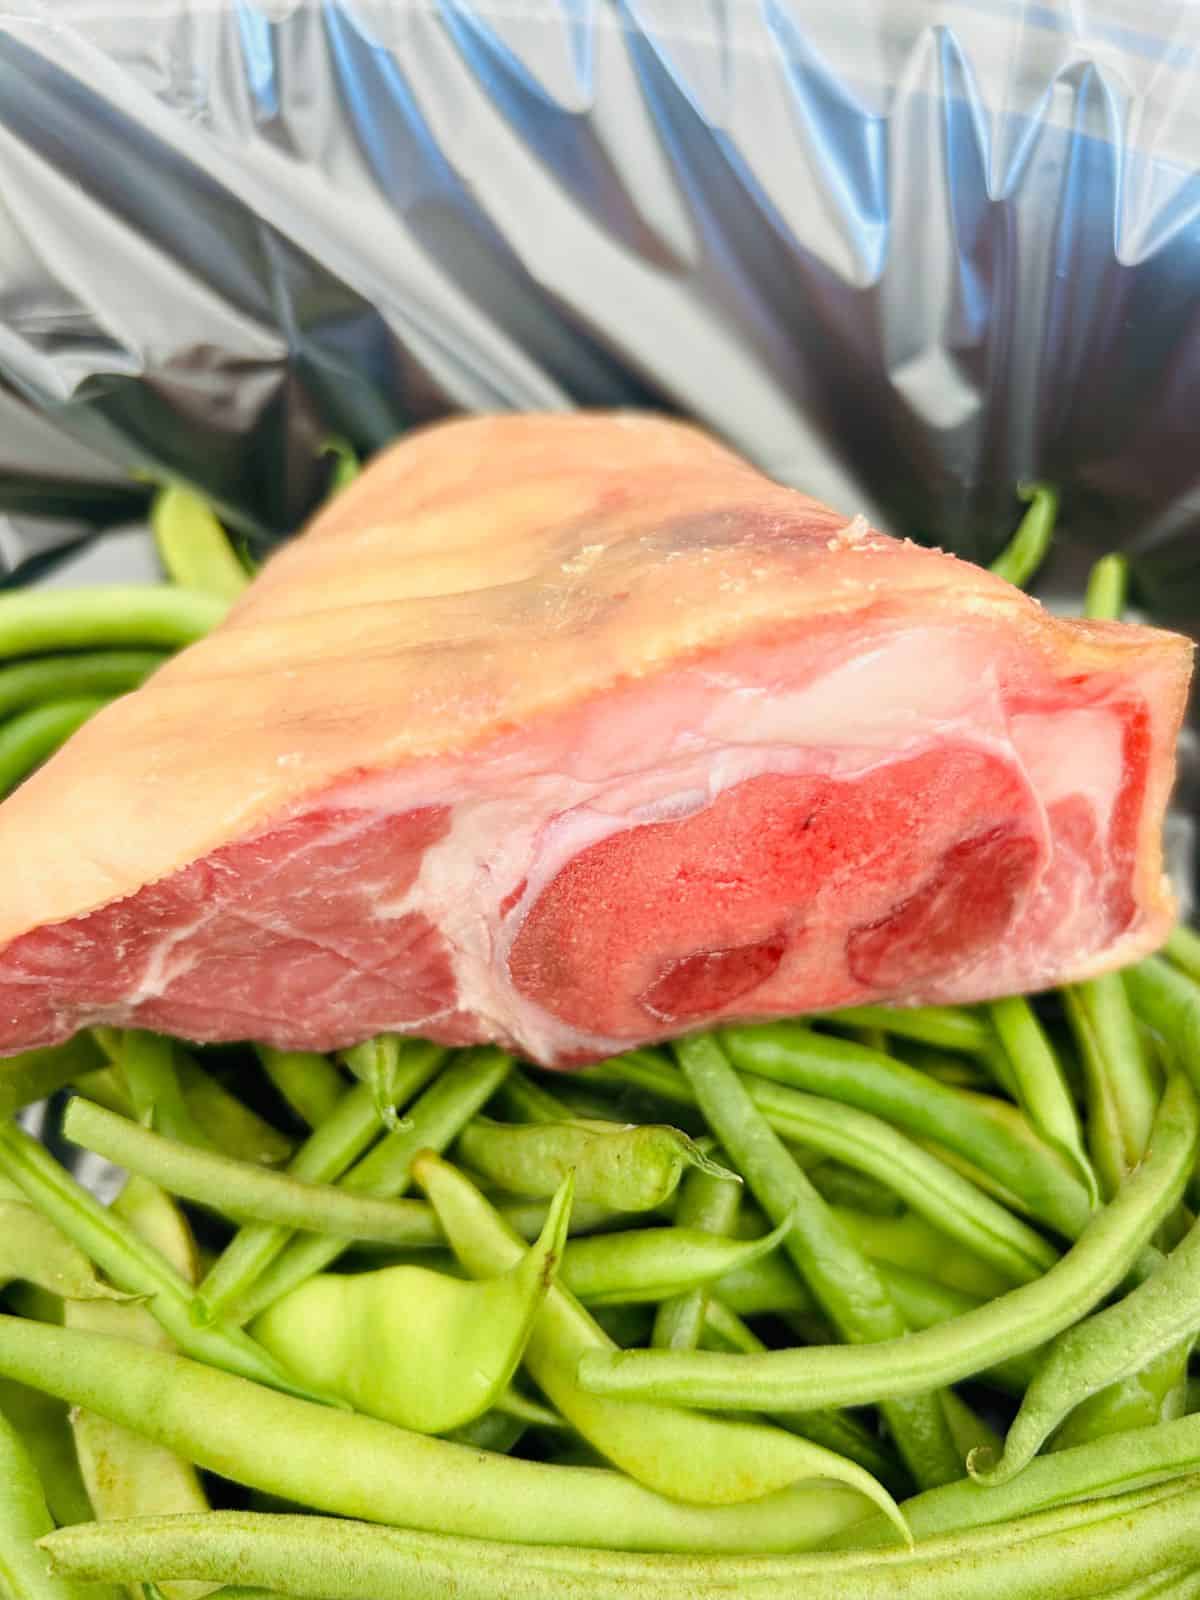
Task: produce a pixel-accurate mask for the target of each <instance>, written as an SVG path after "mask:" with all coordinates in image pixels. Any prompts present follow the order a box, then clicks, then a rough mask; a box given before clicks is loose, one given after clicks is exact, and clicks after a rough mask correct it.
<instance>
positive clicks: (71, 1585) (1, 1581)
mask: <svg viewBox="0 0 1200 1600" xmlns="http://www.w3.org/2000/svg"><path fill="white" fill-rule="evenodd" d="M53 1531H54V1522H53V1520H52V1519H51V1516H50V1511H49V1508H48V1506H47V1505H46V1496H45V1493H44V1491H43V1489H42V1485H41V1482H40V1480H39V1479H38V1475H37V1471H36V1469H35V1467H34V1465H33V1462H32V1461H31V1460H30V1458H29V1454H28V1452H27V1451H26V1449H25V1446H24V1445H23V1444H22V1443H21V1439H20V1436H19V1435H18V1433H17V1431H16V1429H15V1428H14V1427H13V1426H12V1424H11V1423H10V1422H9V1421H8V1420H7V1418H6V1417H4V1416H3V1415H2V1414H0V1587H2V1588H3V1589H4V1592H5V1594H6V1595H7V1597H8V1600H81V1597H82V1596H83V1594H84V1593H86V1592H87V1591H86V1590H85V1589H84V1587H83V1586H81V1585H78V1584H76V1583H75V1581H74V1580H73V1579H70V1578H67V1577H64V1576H63V1575H62V1574H58V1573H53V1572H51V1571H49V1570H48V1569H47V1565H46V1561H45V1558H44V1556H43V1555H42V1554H41V1552H40V1551H39V1549H38V1544H37V1542H38V1540H39V1539H42V1538H43V1537H44V1536H45V1535H46V1534H48V1533H52V1532H53Z"/></svg>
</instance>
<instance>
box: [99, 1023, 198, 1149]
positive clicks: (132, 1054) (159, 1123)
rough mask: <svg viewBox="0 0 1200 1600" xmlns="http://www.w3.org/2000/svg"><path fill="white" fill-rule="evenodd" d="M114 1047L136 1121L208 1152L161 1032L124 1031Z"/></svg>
mask: <svg viewBox="0 0 1200 1600" xmlns="http://www.w3.org/2000/svg"><path fill="white" fill-rule="evenodd" d="M115 1048H116V1057H115V1059H116V1064H117V1066H118V1067H119V1068H120V1071H121V1076H122V1078H123V1079H124V1082H125V1087H126V1089H127V1090H128V1091H129V1098H130V1100H131V1101H132V1102H133V1114H134V1116H135V1117H137V1118H138V1120H139V1122H145V1123H146V1124H148V1126H150V1127H153V1128H157V1129H158V1130H159V1132H160V1133H162V1134H163V1135H164V1136H165V1137H166V1138H167V1139H170V1140H176V1141H179V1142H181V1143H182V1144H184V1145H195V1146H196V1147H197V1148H199V1149H201V1150H206V1149H211V1148H212V1141H211V1140H210V1139H209V1137H208V1135H207V1134H206V1133H205V1132H204V1130H203V1128H201V1126H200V1124H199V1123H198V1122H197V1121H196V1119H195V1117H194V1116H193V1115H192V1111H191V1107H190V1106H189V1105H188V1103H187V1100H186V1099H185V1098H184V1093H183V1084H182V1083H181V1081H180V1078H179V1074H178V1072H177V1071H176V1070H175V1046H174V1045H173V1044H172V1042H171V1040H170V1039H168V1038H165V1037H164V1036H163V1035H162V1034H161V1033H145V1032H143V1031H142V1030H140V1029H136V1028H126V1029H124V1030H123V1031H122V1032H120V1033H119V1034H118V1035H117V1039H116V1044H115ZM85 1104H86V1102H85Z"/></svg>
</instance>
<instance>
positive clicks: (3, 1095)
mask: <svg viewBox="0 0 1200 1600" xmlns="http://www.w3.org/2000/svg"><path fill="white" fill-rule="evenodd" d="M103 1059H104V1058H103V1056H102V1055H101V1053H100V1051H99V1050H98V1049H97V1047H96V1045H95V1044H94V1043H93V1041H92V1039H91V1038H90V1036H89V1035H88V1034H86V1033H77V1034H76V1035H75V1037H74V1038H73V1039H68V1040H67V1041H66V1043H65V1044H56V1045H51V1046H50V1047H49V1048H48V1049H45V1050H26V1051H25V1052H24V1053H23V1054H22V1055H18V1056H8V1057H7V1058H6V1059H5V1060H3V1061H0V1117H11V1116H12V1115H13V1114H14V1113H15V1112H17V1111H20V1110H21V1109H22V1108H23V1107H24V1106H30V1105H33V1104H35V1102H37V1101H38V1100H45V1099H47V1098H48V1097H49V1096H50V1095H52V1094H54V1093H55V1092H56V1090H58V1089H61V1088H63V1087H65V1085H66V1084H68V1083H70V1082H71V1080H72V1079H73V1078H76V1077H78V1076H79V1075H80V1074H81V1073H86V1072H91V1071H94V1070H95V1068H97V1067H98V1066H100V1064H101V1063H102V1061H103Z"/></svg>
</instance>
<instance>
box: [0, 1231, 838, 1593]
mask: <svg viewBox="0 0 1200 1600" xmlns="http://www.w3.org/2000/svg"><path fill="white" fill-rule="evenodd" d="M518 1248H519V1247H518ZM0 1373H4V1374H6V1375H7V1376H9V1377H13V1378H15V1379H17V1380H18V1381H19V1382H22V1383H28V1384H31V1385H32V1386H33V1387H35V1388H39V1389H42V1390H44V1391H45V1392H46V1393H49V1394H53V1395H57V1396H59V1398H61V1399H63V1400H67V1401H70V1402H71V1403H72V1404H74V1405H82V1406H86V1407H87V1408H88V1409H89V1410H92V1411H98V1412H99V1413H100V1414H101V1415H102V1416H107V1417H109V1418H111V1419H112V1420H113V1421H114V1422H120V1423H122V1424H124V1426H126V1427H128V1428H132V1429H134V1430H135V1431H136V1432H138V1433H141V1434H143V1435H144V1436H145V1437H146V1438H148V1439H153V1440H155V1441H156V1442H157V1443H159V1444H163V1445H166V1446H168V1447H169V1448H170V1449H172V1450H174V1451H176V1452H177V1453H178V1454H179V1455H181V1456H183V1457H185V1458H186V1459H188V1460H190V1461H194V1462H195V1463H196V1464H197V1466H199V1467H201V1468H203V1469H205V1470H208V1471H210V1472H216V1473H219V1474H220V1475H221V1476H222V1477H225V1478H229V1479H231V1480H233V1481H234V1482H235V1483H241V1484H245V1485H246V1486H247V1487H249V1488H256V1489H261V1490H263V1491H265V1492H266V1493H268V1494H274V1495H279V1496H281V1497H282V1498H283V1499H285V1500H292V1501H295V1502H296V1503H298V1504H301V1505H305V1506H310V1507H312V1508H314V1509H315V1510H318V1511H328V1512H331V1513H334V1514H335V1515H338V1516H344V1517H360V1518H363V1519H364V1520H366V1521H369V1522H394V1523H398V1524H401V1525H402V1526H406V1527H409V1528H422V1527H426V1528H435V1529H438V1530H440V1531H444V1532H447V1533H454V1534H472V1533H473V1534H476V1535H478V1536H481V1537H484V1538H487V1537H503V1538H505V1539H513V1540H519V1541H520V1542H521V1543H522V1544H525V1543H526V1542H528V1543H537V1542H539V1541H556V1540H557V1541H563V1542H570V1543H577V1544H593V1545H598V1546H604V1547H606V1546H611V1545H619V1546H621V1547H624V1548H627V1549H647V1550H657V1549H668V1550H697V1551H701V1550H702V1551H739V1550H742V1551H756V1552H757V1551H771V1550H789V1549H791V1550H794V1549H798V1548H803V1547H805V1546H806V1545H810V1544H811V1543H817V1542H819V1541H821V1540H822V1539H825V1538H828V1537H829V1536H830V1535H831V1534H832V1533H833V1532H835V1531H836V1530H837V1528H838V1527H839V1526H845V1525H846V1524H848V1523H849V1522H850V1521H851V1520H852V1519H853V1518H857V1517H858V1516H859V1515H860V1508H861V1504H862V1499H861V1496H860V1495H859V1494H858V1493H857V1492H855V1493H849V1492H847V1493H846V1494H845V1495H843V1496H841V1497H838V1496H836V1495H832V1494H831V1491H830V1489H829V1488H828V1487H822V1488H820V1489H816V1490H814V1489H811V1488H806V1487H802V1486H801V1487H795V1488H792V1489H789V1490H785V1491H783V1492H781V1493H778V1494H774V1495H770V1496H767V1497H765V1498H760V1499H758V1500H757V1501H750V1502H748V1503H746V1504H744V1505H737V1506H712V1505H705V1506H689V1505H682V1504H679V1503H677V1502H676V1501H674V1500H671V1499H667V1498H665V1497H664V1496H662V1495H658V1494H653V1493H651V1492H650V1491H649V1490H647V1489H644V1488H642V1487H641V1485H639V1484H636V1483H633V1482H631V1481H630V1480H629V1479H628V1478H626V1477H623V1476H622V1475H621V1474H620V1473H615V1472H610V1471H607V1470H599V1471H586V1470H581V1469H566V1468H555V1467H547V1466H543V1465H541V1464H539V1463H537V1462H532V1461H522V1460H518V1459H509V1458H507V1457H504V1456H489V1455H486V1454H485V1453H483V1452H482V1451H478V1450H471V1449H468V1448H466V1447H464V1446H462V1445H455V1444H450V1443H448V1442H447V1441H445V1440H443V1439H437V1438H430V1437H428V1436H427V1435H424V1434H417V1433H410V1432H408V1431H407V1430H405V1429H403V1428H397V1427H396V1426H395V1425H394V1424H392V1423H390V1422H379V1421H377V1420H376V1419H375V1418H374V1417H363V1416H357V1415H355V1414H354V1413H353V1412H346V1411H335V1410H332V1409H330V1408H328V1407H325V1406H318V1405H313V1404H311V1403H310V1402H308V1401H304V1400H298V1399H295V1398H293V1397H292V1396H290V1395H285V1394H281V1393H279V1392H278V1391H277V1390H274V1389H268V1388H266V1387H264V1386H262V1385H259V1384H255V1383H250V1382H249V1381H247V1380H246V1379H245V1378H237V1377H233V1376H232V1375H231V1374H229V1373H227V1372H222V1371H220V1370H218V1369H217V1368H214V1367H208V1366H204V1365H202V1364H201V1363H199V1362H195V1361H189V1360H188V1359H187V1357H185V1356H179V1355H171V1354H168V1353H167V1352H165V1351H161V1350H150V1349H141V1348H138V1349H137V1350H136V1353H133V1352H132V1351H131V1346H130V1345H129V1342H128V1341H127V1340H123V1339H114V1338H112V1337H111V1336H109V1335H106V1334H100V1333H81V1332H77V1331H75V1330H73V1329H69V1328H54V1327H49V1326H47V1325H45V1324H42V1323H35V1322H28V1321H26V1320H25V1319H23V1318H21V1317H0ZM637 1409H638V1408H636V1407H635V1408H634V1410H637ZM214 1515H217V1513H209V1516H214ZM172 1520H173V1521H175V1522H177V1523H179V1524H180V1525H182V1524H183V1523H185V1522H186V1521H187V1520H188V1519H186V1518H174V1519H172ZM205 1525H206V1526H212V1524H211V1523H210V1522H209V1521H208V1518H207V1517H206V1518H205ZM106 1526H109V1527H111V1526H113V1525H112V1524H107V1525H106ZM145 1575H146V1574H145V1572H143V1574H142V1576H143V1577H144V1576H145ZM159 1576H160V1577H161V1576H166V1574H159Z"/></svg>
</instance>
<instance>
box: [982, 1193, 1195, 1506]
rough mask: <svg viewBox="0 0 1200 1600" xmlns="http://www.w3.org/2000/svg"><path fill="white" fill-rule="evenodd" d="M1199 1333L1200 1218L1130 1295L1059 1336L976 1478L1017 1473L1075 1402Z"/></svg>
mask: <svg viewBox="0 0 1200 1600" xmlns="http://www.w3.org/2000/svg"><path fill="white" fill-rule="evenodd" d="M1198 1332H1200V1224H1196V1225H1194V1226H1193V1227H1192V1229H1191V1230H1190V1232H1189V1233H1188V1235H1187V1237H1186V1238H1185V1239H1184V1241H1183V1243H1182V1244H1180V1245H1177V1246H1176V1247H1175V1249H1174V1250H1172V1252H1171V1254H1170V1255H1169V1256H1168V1257H1167V1258H1166V1260H1165V1261H1164V1263H1163V1264H1162V1266H1161V1267H1159V1269H1158V1271H1157V1272H1155V1273H1153V1274H1152V1275H1151V1276H1150V1277H1149V1278H1147V1279H1146V1280H1145V1282H1143V1283H1141V1284H1139V1285H1138V1287H1137V1288H1136V1289H1133V1290H1131V1292H1130V1293H1129V1294H1127V1295H1126V1296H1125V1297H1124V1299H1122V1300H1118V1301H1117V1303H1116V1304H1115V1305H1112V1306H1109V1307H1108V1308H1107V1309H1106V1310H1103V1311H1098V1312H1096V1313H1095V1315H1093V1316H1090V1317H1087V1318H1085V1319H1084V1320H1083V1321H1082V1322H1077V1323H1076V1324H1075V1326H1074V1327H1069V1328H1067V1329H1065V1330H1064V1331H1063V1332H1062V1333H1060V1334H1059V1335H1058V1337H1057V1338H1056V1339H1055V1340H1054V1343H1053V1344H1052V1345H1051V1346H1050V1349H1049V1351H1048V1352H1047V1354H1046V1356H1045V1359H1044V1360H1043V1361H1042V1364H1041V1366H1040V1368H1039V1370H1038V1373H1037V1375H1036V1377H1035V1378H1034V1380H1033V1382H1032V1383H1031V1384H1030V1386H1029V1388H1028V1390H1027V1391H1026V1394H1025V1399H1024V1401H1023V1403H1022V1405H1021V1409H1020V1410H1019V1411H1018V1412H1017V1416H1016V1420H1015V1421H1014V1422H1013V1425H1012V1427H1011V1428H1010V1429H1009V1430H1008V1438H1007V1439H1006V1441H1005V1445H1004V1454H1003V1455H1002V1456H1001V1457H1000V1459H999V1461H997V1462H996V1464H995V1466H994V1467H991V1468H989V1469H987V1470H985V1471H981V1472H979V1473H977V1474H976V1476H979V1477H981V1478H982V1479H983V1481H984V1482H988V1481H993V1480H994V1481H995V1482H997V1483H1003V1482H1004V1481H1005V1480H1006V1479H1007V1478H1011V1477H1013V1476H1014V1475H1015V1474H1016V1473H1018V1472H1020V1470H1021V1468H1022V1467H1023V1466H1025V1465H1026V1463H1027V1462H1028V1461H1029V1460H1031V1458H1032V1457H1033V1456H1034V1455H1035V1454H1036V1452H1037V1450H1038V1449H1039V1447H1040V1446H1041V1445H1042V1443H1043V1442H1044V1441H1045V1440H1046V1439H1047V1438H1048V1437H1049V1435H1050V1434H1051V1433H1053V1431H1054V1429H1055V1428H1056V1427H1057V1426H1058V1424H1059V1423H1060V1422H1062V1420H1063V1419H1064V1417H1066V1415H1067V1414H1068V1412H1070V1411H1071V1410H1072V1409H1073V1408H1074V1407H1075V1406H1077V1405H1079V1404H1081V1403H1082V1402H1083V1401H1084V1400H1086V1399H1088V1398H1089V1396H1091V1395H1093V1394H1095V1393H1097V1391H1098V1390H1101V1389H1104V1388H1106V1387H1107V1386H1108V1385H1109V1384H1112V1383H1118V1382H1119V1381H1120V1380H1121V1379H1122V1378H1127V1377H1131V1376H1132V1375H1133V1374H1134V1373H1136V1372H1139V1371H1141V1370H1142V1369H1143V1368H1144V1367H1146V1366H1147V1365H1148V1364H1149V1363H1150V1362H1152V1361H1155V1360H1157V1359H1158V1358H1159V1357H1161V1356H1164V1355H1166V1354H1167V1353H1168V1352H1169V1351H1171V1350H1172V1347H1174V1346H1177V1345H1178V1344H1179V1343H1180V1341H1181V1340H1184V1339H1187V1340H1189V1341H1190V1340H1191V1339H1192V1338H1194V1337H1195V1335H1196V1334H1197V1333H1198Z"/></svg>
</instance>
